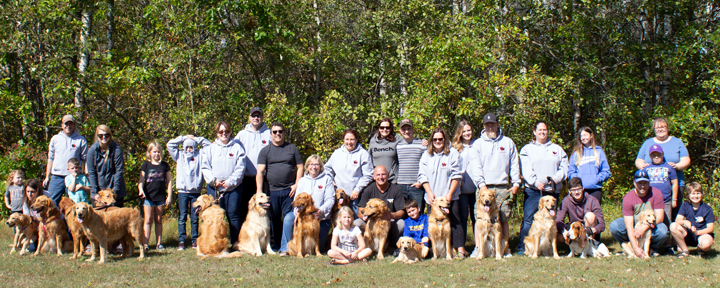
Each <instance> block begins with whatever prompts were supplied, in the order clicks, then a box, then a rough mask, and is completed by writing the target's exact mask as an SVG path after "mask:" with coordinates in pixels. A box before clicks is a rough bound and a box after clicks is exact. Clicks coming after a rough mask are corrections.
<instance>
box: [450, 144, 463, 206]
mask: <svg viewBox="0 0 720 288" xmlns="http://www.w3.org/2000/svg"><path fill="white" fill-rule="evenodd" d="M448 156H450V157H448V160H450V161H449V162H450V169H451V170H450V190H449V191H448V194H447V200H448V202H450V201H452V198H453V195H455V193H456V192H458V191H457V188H458V185H460V180H462V171H461V169H460V165H461V162H462V159H461V158H460V153H458V152H457V150H454V149H451V151H450V155H448Z"/></svg>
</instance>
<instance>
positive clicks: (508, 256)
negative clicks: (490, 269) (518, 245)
mask: <svg viewBox="0 0 720 288" xmlns="http://www.w3.org/2000/svg"><path fill="white" fill-rule="evenodd" d="M503 257H504V258H511V257H512V253H507V254H505V256H503Z"/></svg>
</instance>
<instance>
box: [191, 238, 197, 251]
mask: <svg viewBox="0 0 720 288" xmlns="http://www.w3.org/2000/svg"><path fill="white" fill-rule="evenodd" d="M192 248H193V249H197V241H196V240H193V242H192Z"/></svg>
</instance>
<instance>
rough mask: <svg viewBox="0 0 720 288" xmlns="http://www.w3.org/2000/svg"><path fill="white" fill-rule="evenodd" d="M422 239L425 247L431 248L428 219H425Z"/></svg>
mask: <svg viewBox="0 0 720 288" xmlns="http://www.w3.org/2000/svg"><path fill="white" fill-rule="evenodd" d="M421 235H422V239H420V241H421V242H422V243H423V244H424V245H425V246H430V245H429V244H428V243H429V242H430V233H429V232H428V219H427V217H425V220H424V221H423V230H422V234H421Z"/></svg>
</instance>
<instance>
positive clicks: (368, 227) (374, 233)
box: [362, 198, 390, 259]
mask: <svg viewBox="0 0 720 288" xmlns="http://www.w3.org/2000/svg"><path fill="white" fill-rule="evenodd" d="M389 212H390V209H388V207H387V204H385V201H383V200H380V199H378V198H373V199H370V200H368V202H367V204H366V205H365V208H363V210H362V214H363V216H365V217H367V218H365V233H364V234H363V238H364V240H365V245H366V247H368V248H370V249H371V250H372V251H373V252H377V253H378V256H377V258H378V259H385V256H383V253H384V251H385V247H386V245H387V238H388V233H389V232H390V220H386V219H383V218H382V216H383V215H385V214H387V213H389Z"/></svg>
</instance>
